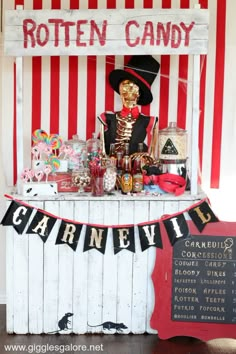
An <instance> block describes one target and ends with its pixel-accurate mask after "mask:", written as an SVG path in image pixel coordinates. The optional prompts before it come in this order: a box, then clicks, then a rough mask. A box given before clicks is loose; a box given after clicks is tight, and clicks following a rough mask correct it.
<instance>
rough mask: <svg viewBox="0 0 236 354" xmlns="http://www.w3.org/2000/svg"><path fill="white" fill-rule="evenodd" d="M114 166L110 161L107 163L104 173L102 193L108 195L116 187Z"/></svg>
mask: <svg viewBox="0 0 236 354" xmlns="http://www.w3.org/2000/svg"><path fill="white" fill-rule="evenodd" d="M116 175H117V173H116V166H115V165H114V163H112V162H111V161H108V162H107V165H106V172H105V174H104V181H103V183H104V191H105V192H106V193H108V194H110V193H112V192H113V191H114V189H115V186H116Z"/></svg>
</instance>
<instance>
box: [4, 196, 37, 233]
mask: <svg viewBox="0 0 236 354" xmlns="http://www.w3.org/2000/svg"><path fill="white" fill-rule="evenodd" d="M32 212H33V208H31V207H28V206H25V205H22V204H20V203H17V202H16V201H14V200H13V201H12V202H11V204H10V205H9V208H8V209H7V211H6V214H5V215H4V217H3V219H2V221H1V225H4V226H13V227H14V229H15V230H16V232H17V233H18V234H22V233H23V231H24V229H25V227H26V224H27V222H28V220H29V218H30V216H31V214H32Z"/></svg>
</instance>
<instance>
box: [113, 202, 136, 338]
mask: <svg viewBox="0 0 236 354" xmlns="http://www.w3.org/2000/svg"><path fill="white" fill-rule="evenodd" d="M133 222H134V210H133V202H132V201H125V200H121V201H120V204H119V225H125V224H133ZM133 258H134V254H133V253H132V252H130V251H128V250H122V251H120V252H119V253H118V254H117V274H118V278H117V322H118V323H124V324H125V326H127V327H128V328H127V329H125V330H123V332H122V333H130V332H131V328H132V278H133Z"/></svg>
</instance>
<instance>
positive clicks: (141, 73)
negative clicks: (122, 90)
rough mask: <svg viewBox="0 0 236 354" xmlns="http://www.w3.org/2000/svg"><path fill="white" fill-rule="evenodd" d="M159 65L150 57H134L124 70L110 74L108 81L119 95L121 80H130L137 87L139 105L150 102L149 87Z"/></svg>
mask: <svg viewBox="0 0 236 354" xmlns="http://www.w3.org/2000/svg"><path fill="white" fill-rule="evenodd" d="M159 68H160V64H159V63H158V61H156V59H154V58H153V57H152V56H151V55H134V56H133V57H131V59H130V60H129V62H128V63H127V64H126V66H125V68H124V69H123V70H122V69H115V70H113V71H111V72H110V75H109V81H110V85H111V86H112V88H113V89H114V90H115V91H116V92H117V93H119V84H120V82H121V81H123V80H131V81H133V82H134V83H135V84H136V85H138V87H139V93H140V96H139V99H138V102H137V103H138V104H139V105H143V106H144V105H147V104H149V103H151V102H152V99H153V97H152V93H151V85H152V83H153V81H154V80H155V78H156V76H157V74H158V71H159Z"/></svg>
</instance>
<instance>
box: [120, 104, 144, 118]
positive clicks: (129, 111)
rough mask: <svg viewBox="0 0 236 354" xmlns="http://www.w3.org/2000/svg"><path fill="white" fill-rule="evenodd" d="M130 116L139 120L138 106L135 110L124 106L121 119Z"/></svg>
mask: <svg viewBox="0 0 236 354" xmlns="http://www.w3.org/2000/svg"><path fill="white" fill-rule="evenodd" d="M129 114H131V115H132V117H134V118H138V116H139V109H138V107H137V106H135V107H134V108H127V107H125V106H123V108H122V110H121V112H120V115H121V117H127V116H128V115H129Z"/></svg>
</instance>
